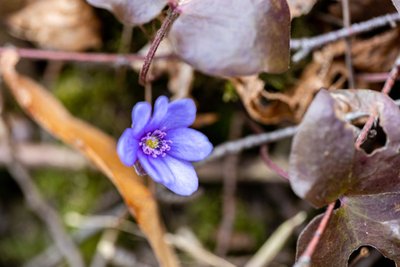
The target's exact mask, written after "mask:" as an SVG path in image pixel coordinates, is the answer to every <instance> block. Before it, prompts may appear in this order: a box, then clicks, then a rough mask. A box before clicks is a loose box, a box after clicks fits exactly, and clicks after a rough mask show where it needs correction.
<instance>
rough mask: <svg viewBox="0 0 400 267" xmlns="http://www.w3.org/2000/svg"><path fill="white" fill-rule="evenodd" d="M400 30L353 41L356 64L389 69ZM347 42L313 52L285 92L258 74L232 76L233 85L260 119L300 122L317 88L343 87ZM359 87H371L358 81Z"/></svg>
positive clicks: (374, 69)
mask: <svg viewBox="0 0 400 267" xmlns="http://www.w3.org/2000/svg"><path fill="white" fill-rule="evenodd" d="M399 42H400V30H398V29H394V30H390V31H387V32H384V33H382V34H380V35H377V36H374V37H372V38H369V39H355V40H353V42H352V57H353V66H354V69H355V70H356V71H368V72H382V71H388V70H390V69H391V67H392V66H393V64H394V61H395V60H396V57H397V55H398V54H399V53H400V47H399V46H398V43H399ZM344 53H345V43H344V42H343V41H338V42H335V43H332V44H329V45H326V46H324V48H322V49H321V50H319V51H316V52H314V54H313V60H312V62H311V63H309V64H308V65H307V66H306V67H305V68H304V70H303V73H302V74H301V76H300V78H299V80H298V82H296V84H295V86H293V87H292V88H289V89H288V90H286V91H285V92H284V93H270V92H267V91H266V90H265V89H264V88H265V87H266V86H265V84H264V82H263V81H262V80H261V79H259V78H258V77H257V76H251V77H241V78H237V79H233V80H232V82H233V85H234V87H235V88H236V91H237V92H238V94H239V96H240V97H241V99H242V101H243V103H244V106H245V108H246V110H247V112H248V113H249V114H250V116H251V117H252V118H253V119H254V120H256V121H258V122H261V123H266V124H276V123H280V122H284V121H292V122H299V121H301V119H302V117H303V115H304V113H305V112H306V110H307V108H308V106H309V104H310V103H311V101H312V99H313V98H314V95H315V94H316V92H318V91H319V90H320V89H321V88H326V89H329V90H336V89H340V88H344V87H345V86H346V82H347V79H348V71H347V69H346V66H345V63H344ZM357 85H358V87H359V88H370V85H369V84H367V83H361V81H358V83H357Z"/></svg>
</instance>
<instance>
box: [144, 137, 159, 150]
mask: <svg viewBox="0 0 400 267" xmlns="http://www.w3.org/2000/svg"><path fill="white" fill-rule="evenodd" d="M158 144H159V141H158V139H157V138H149V139H147V140H146V146H148V147H150V148H152V149H156V148H157V147H158Z"/></svg>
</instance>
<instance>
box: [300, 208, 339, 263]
mask: <svg viewBox="0 0 400 267" xmlns="http://www.w3.org/2000/svg"><path fill="white" fill-rule="evenodd" d="M334 207H335V202H333V203H331V204H329V205H328V208H327V209H326V211H325V214H324V216H323V217H322V219H321V221H320V223H319V225H318V228H317V230H316V231H315V233H314V235H313V237H312V239H311V241H310V243H308V245H307V248H306V250H305V251H304V252H303V254H302V255H301V256H300V257H299V260H298V261H297V262H296V263H295V264H294V265H293V267H305V266H309V265H310V263H311V257H312V255H313V254H314V251H315V249H316V247H317V245H318V243H319V241H320V239H321V236H322V234H323V233H324V231H325V229H326V226H327V225H328V222H329V219H330V218H331V215H332V212H333V208H334Z"/></svg>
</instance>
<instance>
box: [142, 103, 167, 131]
mask: <svg viewBox="0 0 400 267" xmlns="http://www.w3.org/2000/svg"><path fill="white" fill-rule="evenodd" d="M167 111H168V98H167V97H166V96H160V97H158V98H157V100H156V102H155V104H154V112H153V116H152V118H151V120H150V122H149V123H148V124H147V126H146V129H145V132H151V131H154V130H156V129H157V128H158V127H159V125H160V123H161V122H162V120H163V119H164V117H165V114H167Z"/></svg>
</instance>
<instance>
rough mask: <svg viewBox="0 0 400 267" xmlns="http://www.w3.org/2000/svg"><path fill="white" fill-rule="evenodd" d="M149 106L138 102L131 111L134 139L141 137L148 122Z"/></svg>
mask: <svg viewBox="0 0 400 267" xmlns="http://www.w3.org/2000/svg"><path fill="white" fill-rule="evenodd" d="M150 115H151V105H150V104H149V103H147V102H138V103H137V104H136V105H135V106H134V107H133V109H132V129H133V134H134V135H135V136H136V137H140V136H141V135H143V132H144V128H145V126H146V125H147V123H148V122H149V119H150Z"/></svg>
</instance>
